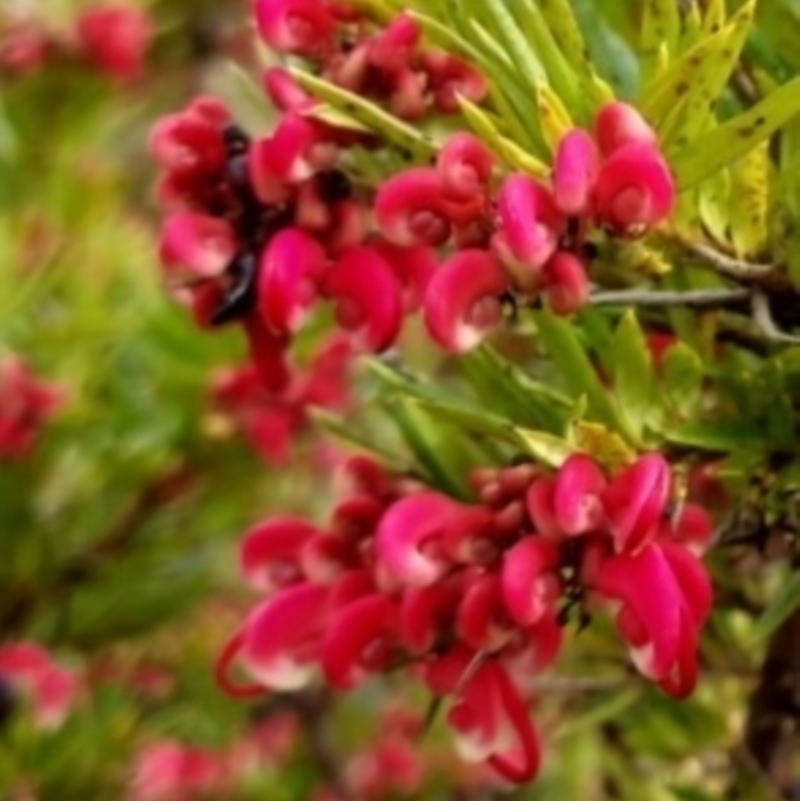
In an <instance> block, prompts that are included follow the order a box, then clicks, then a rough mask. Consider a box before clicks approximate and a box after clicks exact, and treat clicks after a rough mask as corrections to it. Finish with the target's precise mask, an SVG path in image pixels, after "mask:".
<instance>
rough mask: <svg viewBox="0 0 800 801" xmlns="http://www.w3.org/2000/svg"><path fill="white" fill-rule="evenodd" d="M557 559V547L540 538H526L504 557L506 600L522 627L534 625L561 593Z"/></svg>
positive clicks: (503, 590)
mask: <svg viewBox="0 0 800 801" xmlns="http://www.w3.org/2000/svg"><path fill="white" fill-rule="evenodd" d="M558 560H559V555H558V552H557V550H556V548H555V546H554V545H553V544H552V543H551V542H548V541H547V540H545V539H542V538H541V537H525V538H523V539H521V540H519V541H518V542H517V543H516V544H515V545H514V546H513V547H512V548H509V550H508V551H506V553H505V555H504V556H503V569H502V573H501V577H500V582H501V585H500V586H501V590H502V595H503V601H504V603H505V606H506V609H507V611H508V613H509V614H510V615H511V617H512V618H513V620H514V621H515V622H516V623H517V624H519V625H520V626H532V625H534V624H535V623H538V622H539V621H540V620H541V619H542V618H544V617H545V616H546V615H547V614H548V612H551V611H552V607H553V605H554V603H555V601H556V599H557V598H558V596H559V595H560V592H561V584H560V581H559V579H558V577H557V576H556V573H555V568H556V567H557V565H558Z"/></svg>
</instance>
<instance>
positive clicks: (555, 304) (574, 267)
mask: <svg viewBox="0 0 800 801" xmlns="http://www.w3.org/2000/svg"><path fill="white" fill-rule="evenodd" d="M542 283H543V287H544V295H545V298H546V299H547V305H548V307H549V308H550V310H551V311H552V312H554V313H555V314H562V315H566V314H572V313H574V312H576V311H580V309H582V308H583V307H584V306H585V305H586V304H587V303H588V301H589V278H588V276H587V275H586V268H585V267H584V264H583V262H582V261H581V260H580V259H579V258H578V257H577V256H575V255H573V254H572V253H570V252H569V251H566V250H559V251H557V252H556V254H555V255H554V256H553V258H551V259H550V261H548V262H547V264H545V266H544V268H543V269H542Z"/></svg>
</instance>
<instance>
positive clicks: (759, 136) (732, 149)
mask: <svg viewBox="0 0 800 801" xmlns="http://www.w3.org/2000/svg"><path fill="white" fill-rule="evenodd" d="M798 113H800V77H798V78H794V79H792V80H791V81H789V82H788V83H785V84H783V86H781V87H780V88H778V89H776V90H775V91H774V92H773V93H772V94H770V95H769V96H768V97H765V98H764V99H763V100H761V101H760V102H759V103H756V105H754V106H752V107H751V108H750V109H748V110H747V111H745V112H743V113H742V114H739V115H738V116H736V117H734V118H733V119H731V120H728V122H726V123H724V124H723V125H720V126H718V127H717V128H715V129H713V130H711V131H709V132H707V133H705V134H702V135H701V136H700V137H698V138H697V139H696V140H694V141H693V142H691V143H687V144H686V145H684V146H683V147H676V148H675V149H674V150H673V151H671V152H668V153H667V157H668V159H669V163H670V165H671V167H672V171H673V173H674V174H675V177H676V178H677V181H678V188H679V189H680V190H681V191H685V190H687V189H690V188H691V187H693V186H696V185H697V184H699V183H700V182H701V181H703V180H705V179H706V178H708V177H709V176H711V175H713V174H714V173H715V172H717V171H718V170H721V169H722V168H723V167H726V166H728V165H729V164H732V163H733V162H734V161H736V160H737V159H739V158H741V157H742V156H744V155H745V154H746V153H747V152H748V151H749V150H752V148H754V147H756V146H757V145H758V144H759V143H760V142H763V141H764V140H766V139H768V138H769V137H770V136H772V134H773V133H775V131H777V130H778V129H779V128H780V127H781V126H783V125H785V124H786V123H787V122H788V121H789V120H790V119H792V118H793V117H795V116H796V115H797V114H798Z"/></svg>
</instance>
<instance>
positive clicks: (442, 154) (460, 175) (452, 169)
mask: <svg viewBox="0 0 800 801" xmlns="http://www.w3.org/2000/svg"><path fill="white" fill-rule="evenodd" d="M493 168H494V156H493V155H492V152H491V151H490V150H489V149H488V148H487V147H486V145H484V144H483V142H482V141H481V140H480V139H478V138H477V137H475V136H473V135H472V134H469V133H456V134H453V135H452V136H451V137H449V139H448V140H447V141H446V142H445V143H444V145H443V146H442V149H441V150H440V151H439V155H438V157H437V159H436V170H437V172H438V173H439V180H440V184H441V189H442V193H443V194H444V195H445V197H447V198H448V199H449V200H454V201H456V202H465V201H469V200H471V199H473V198H474V197H475V196H476V195H481V194H482V193H484V192H485V191H486V189H487V187H488V184H489V180H490V178H491V176H492V169H493Z"/></svg>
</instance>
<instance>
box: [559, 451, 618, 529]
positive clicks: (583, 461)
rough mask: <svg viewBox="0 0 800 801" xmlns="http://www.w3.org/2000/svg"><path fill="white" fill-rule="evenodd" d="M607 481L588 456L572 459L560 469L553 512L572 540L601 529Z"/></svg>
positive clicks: (575, 455)
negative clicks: (602, 498)
mask: <svg viewBox="0 0 800 801" xmlns="http://www.w3.org/2000/svg"><path fill="white" fill-rule="evenodd" d="M605 489H606V477H605V476H604V475H603V471H602V470H601V469H600V467H599V466H598V465H597V463H596V462H595V461H594V459H592V457H591V456H587V455H586V454H584V453H575V454H573V455H572V456H570V457H569V458H568V459H567V460H566V461H565V462H564V464H563V465H561V467H560V468H559V471H558V474H557V475H556V479H555V485H554V486H553V511H554V512H555V517H556V521H557V522H558V526H559V528H560V529H561V530H562V531H563V532H564V533H565V534H568V535H569V536H572V537H574V536H577V535H580V534H585V533H587V532H589V531H591V530H592V529H595V528H597V527H598V526H599V525H600V523H601V521H602V519H603V505H602V503H601V501H600V498H601V495H602V494H603V492H604V490H605Z"/></svg>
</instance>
